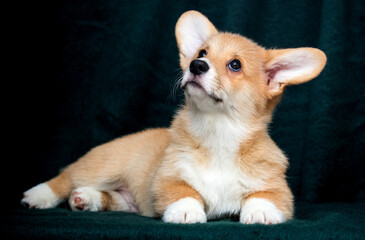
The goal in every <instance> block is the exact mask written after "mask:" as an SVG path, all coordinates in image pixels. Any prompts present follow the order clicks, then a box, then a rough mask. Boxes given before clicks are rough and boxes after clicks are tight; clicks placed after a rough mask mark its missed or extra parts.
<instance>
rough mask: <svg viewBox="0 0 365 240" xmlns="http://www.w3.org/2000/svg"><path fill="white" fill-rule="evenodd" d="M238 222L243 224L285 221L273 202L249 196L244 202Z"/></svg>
mask: <svg viewBox="0 0 365 240" xmlns="http://www.w3.org/2000/svg"><path fill="white" fill-rule="evenodd" d="M240 222H241V223H245V224H254V223H261V224H278V223H282V222H285V217H284V214H283V212H281V211H280V210H279V209H278V208H277V207H276V206H275V204H274V203H272V202H270V201H269V200H267V199H264V198H251V199H248V200H247V201H246V203H245V204H244V206H243V208H242V210H241V215H240Z"/></svg>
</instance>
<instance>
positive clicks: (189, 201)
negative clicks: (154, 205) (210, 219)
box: [162, 197, 207, 223]
mask: <svg viewBox="0 0 365 240" xmlns="http://www.w3.org/2000/svg"><path fill="white" fill-rule="evenodd" d="M162 220H163V221H164V222H169V223H205V222H207V216H206V214H205V212H204V209H203V206H202V204H201V203H200V202H198V201H197V200H196V199H194V198H190V197H187V198H183V199H180V200H178V201H176V202H174V203H172V204H170V205H169V206H168V207H167V209H166V211H165V213H164V215H163V217H162Z"/></svg>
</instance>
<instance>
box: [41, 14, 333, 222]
mask: <svg viewBox="0 0 365 240" xmlns="http://www.w3.org/2000/svg"><path fill="white" fill-rule="evenodd" d="M188 18H190V19H191V18H199V19H200V21H201V22H202V23H203V24H205V26H206V30H207V32H208V33H209V38H208V39H206V40H205V41H204V43H203V45H202V46H201V47H200V48H199V49H197V51H196V54H195V55H194V56H190V57H189V56H187V55H186V54H185V53H184V49H183V46H182V45H183V44H185V41H186V39H185V37H186V36H185V35H184V31H185V30H186V29H185V28H184V27H185V25H184V24H186V23H185V22H186V19H188ZM176 38H177V44H178V47H179V50H180V65H181V68H182V70H183V71H184V72H185V71H186V70H187V69H188V67H189V64H190V62H191V61H192V60H194V59H196V58H197V56H198V54H199V51H200V50H201V49H205V50H207V52H208V54H207V56H206V57H205V58H206V59H207V60H209V62H210V64H211V67H214V71H215V72H216V75H217V77H216V78H215V79H214V81H215V82H214V86H215V88H214V89H213V93H216V94H227V95H228V97H227V98H229V99H228V100H227V101H226V99H224V102H223V106H222V107H218V103H217V111H216V113H214V114H217V115H219V116H220V115H224V114H227V116H228V117H227V118H228V119H230V118H232V119H233V120H234V121H235V122H236V123H237V122H238V123H239V125H242V126H245V127H246V128H247V129H246V128H244V129H243V130H245V131H246V130H247V133H245V134H244V135H243V136H241V137H240V140H239V144H238V147H237V149H236V150H234V152H230V150H232V149H234V148H233V146H232V149H230V148H228V149H227V151H226V152H225V151H223V153H222V154H223V155H224V154H225V155H224V156H229V159H216V156H215V154H217V151H215V150H216V149H214V148H213V149H212V148H211V146H213V145H209V144H210V141H209V140H210V139H206V137H204V136H205V135H204V134H208V135H209V136H210V137H209V138H212V141H213V140H214V138H215V137H217V136H218V137H219V136H220V134H219V133H220V132H219V131H225V130H223V129H221V130H219V129H218V130H216V129H211V132H209V131H208V132H204V134H203V135H202V134H200V133H197V132H194V131H192V129H193V126H194V124H196V122H194V121H195V120H193V119H194V116H197V115H199V114H201V111H200V110H199V109H198V107H197V106H195V104H194V102H193V100H191V99H190V98H189V97H187V100H186V104H185V105H184V106H183V107H182V109H181V110H179V111H178V112H177V114H176V115H175V117H174V120H173V122H172V124H171V126H170V128H169V129H163V128H161V129H151V130H146V131H143V132H139V133H136V134H132V135H128V136H125V137H122V138H118V139H116V140H113V141H111V142H109V143H106V144H103V145H101V146H98V147H96V148H94V149H92V150H91V151H90V152H89V153H87V154H86V155H85V156H83V157H81V158H80V159H79V160H78V161H77V162H75V163H73V164H71V165H70V166H68V167H67V168H66V169H64V170H63V171H62V172H61V174H60V175H59V176H57V177H55V178H54V179H51V180H50V181H48V182H47V184H48V185H49V187H50V188H51V189H52V191H53V192H54V193H55V194H56V196H58V197H59V198H62V199H65V198H67V197H68V196H69V195H70V193H71V191H72V190H73V189H76V188H78V187H82V186H90V187H93V188H95V189H96V190H98V191H101V192H102V203H103V210H115V209H118V206H116V201H115V200H113V197H112V196H111V194H110V193H108V191H114V190H117V189H118V188H120V187H121V186H123V187H126V188H128V189H129V191H130V192H131V194H132V196H133V198H134V200H135V202H136V204H137V206H138V208H139V212H140V213H141V214H143V215H146V216H162V215H163V214H164V211H165V210H166V208H167V207H168V206H169V205H170V204H172V203H174V202H176V201H178V200H179V199H182V198H185V197H191V198H194V199H196V200H198V202H200V203H201V204H202V205H203V206H204V205H206V204H207V203H208V202H209V199H207V197H208V196H209V195H207V194H206V195H205V196H203V195H202V194H203V192H199V191H198V190H197V189H195V188H194V187H193V185H194V184H195V183H196V182H194V181H195V180H191V179H190V178H189V177H186V176H185V175H186V172H185V170H184V169H183V167H181V166H182V164H186V162H187V161H192V162H191V163H190V162H189V164H190V165H191V166H193V167H195V168H197V169H198V168H199V169H202V174H204V171H205V170H204V169H213V170H210V171H213V172H214V171H216V170H215V169H220V168H219V167H218V168H214V167H215V165H214V164H219V166H220V167H221V168H224V167H225V166H226V165H227V166H228V165H230V166H234V168H233V169H238V170H237V172H238V173H236V174H239V176H240V177H242V178H243V180H242V181H243V186H242V188H244V190H242V195H241V198H242V199H241V202H242V205H244V204H245V201H246V200H247V199H250V198H264V199H267V200H269V201H271V202H272V203H274V204H275V206H276V207H277V208H278V209H279V210H281V211H282V212H283V213H284V215H285V217H286V219H290V218H291V217H292V216H293V196H292V193H291V191H290V189H289V187H288V185H287V183H286V180H285V173H286V169H287V166H288V160H287V158H286V156H285V155H284V153H283V152H282V151H281V150H280V149H279V148H278V147H277V145H276V144H275V143H274V142H273V141H272V139H271V138H270V136H269V135H268V131H267V126H268V124H269V123H270V121H271V118H272V112H273V109H274V108H275V106H276V105H277V103H278V102H279V100H280V98H281V93H282V91H283V89H284V87H285V86H287V85H291V84H299V83H303V82H305V81H309V80H311V79H312V78H314V77H316V76H317V75H318V74H319V73H320V71H321V70H322V69H323V67H324V65H325V62H326V58H325V55H324V54H323V52H321V51H320V50H318V49H313V48H303V49H301V50H303V51H304V54H307V53H308V54H310V56H312V57H313V59H315V61H318V67H317V68H316V69H315V70H314V71H312V72H311V73H308V74H306V75H303V76H300V77H295V78H293V79H289V80H288V81H287V82H285V84H284V83H275V84H276V85H274V86H273V87H271V86H268V83H269V81H268V80H267V79H268V75H267V71H268V69H269V68H270V67H272V66H273V65H274V67H275V66H276V65H275V64H276V62H275V61H276V60H277V59H279V58H280V57H281V56H284V55H285V54H287V53H289V52H292V51H296V50H295V49H287V50H266V49H264V48H263V47H260V46H259V45H257V44H256V43H254V42H253V41H251V40H249V39H247V38H244V37H242V36H240V35H237V34H231V33H221V32H218V31H217V30H216V29H215V27H214V26H213V24H211V23H210V22H209V20H208V19H206V18H205V17H204V16H203V15H201V14H200V13H198V12H196V11H189V12H187V13H184V14H183V15H182V16H181V17H180V19H179V21H178V22H177V25H176ZM232 59H239V60H240V62H241V63H242V69H241V70H240V71H239V72H233V71H231V70H230V69H229V68H228V64H229V62H230V61H232ZM269 70H270V69H269ZM270 84H271V83H270ZM277 86H278V87H277ZM274 88H275V89H274ZM273 89H274V90H273ZM225 102H228V103H227V104H228V105H224V104H226V103H225ZM232 109H233V110H232ZM230 111H233V113H234V114H233V115H232V116H231V115H229V114H230ZM214 114H212V115H213V117H212V119H216V118H215V115H214ZM217 119H218V118H217ZM212 121H215V120H212ZM207 124H208V122H207ZM243 130H242V131H243ZM215 131H217V132H215ZM213 142H214V141H213ZM223 143H224V142H223ZM214 146H215V148H219V147H220V146H216V145H214ZM232 151H233V150H232ZM218 153H219V151H218ZM223 155H222V156H223ZM184 158H186V160H185V159H184ZM213 159H216V160H214V161H216V162H214V161H213ZM217 161H218V162H217ZM206 171H208V170H206ZM184 174H185V175H184ZM245 178H247V183H246V182H245ZM208 180H209V179H208ZM187 181H190V183H188V182H187ZM239 183H240V184H241V182H239ZM196 184H197V186H198V185H199V183H196ZM211 187H212V188H213V189H214V187H215V186H211ZM227 191H228V190H227ZM206 207H207V208H209V207H211V208H212V207H213V206H208V205H206ZM232 212H234V213H236V212H237V211H236V210H232V211H231V212H228V213H232Z"/></svg>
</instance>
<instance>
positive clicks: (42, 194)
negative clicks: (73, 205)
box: [21, 171, 73, 209]
mask: <svg viewBox="0 0 365 240" xmlns="http://www.w3.org/2000/svg"><path fill="white" fill-rule="evenodd" d="M72 190H73V187H72V181H71V177H70V175H69V172H68V171H62V172H61V173H60V174H59V175H58V176H57V177H55V178H52V179H51V180H49V181H47V182H45V183H41V184H38V185H37V186H35V187H33V188H31V189H29V190H28V191H26V192H24V194H23V199H22V200H21V204H23V205H24V206H26V207H29V208H39V209H45V208H53V207H56V206H57V205H59V204H60V203H61V202H63V201H64V200H65V199H66V198H68V197H69V196H70V194H71V192H72Z"/></svg>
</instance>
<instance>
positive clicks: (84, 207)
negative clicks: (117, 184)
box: [69, 187, 133, 212]
mask: <svg viewBox="0 0 365 240" xmlns="http://www.w3.org/2000/svg"><path fill="white" fill-rule="evenodd" d="M69 204H70V207H71V209H72V210H73V211H125V212H132V211H133V209H131V207H130V205H129V204H128V202H127V201H126V200H125V199H124V197H123V196H122V194H120V193H119V192H116V191H98V190H96V189H95V188H93V187H80V188H77V189H75V190H74V191H72V193H71V196H70V198H69Z"/></svg>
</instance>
